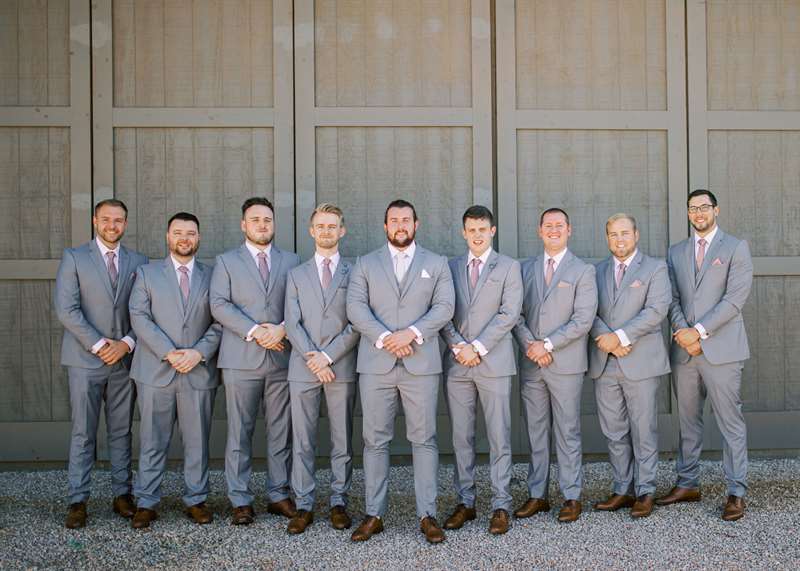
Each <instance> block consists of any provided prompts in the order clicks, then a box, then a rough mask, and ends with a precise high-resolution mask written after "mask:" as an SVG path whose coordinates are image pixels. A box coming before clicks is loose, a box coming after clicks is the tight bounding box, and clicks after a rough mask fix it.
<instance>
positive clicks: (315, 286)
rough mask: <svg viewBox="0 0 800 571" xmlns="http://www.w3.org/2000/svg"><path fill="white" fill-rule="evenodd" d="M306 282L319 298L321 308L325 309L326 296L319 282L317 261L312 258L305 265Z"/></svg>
mask: <svg viewBox="0 0 800 571" xmlns="http://www.w3.org/2000/svg"><path fill="white" fill-rule="evenodd" d="M304 269H305V272H306V280H307V281H308V285H309V287H310V288H311V289H312V290H313V291H314V295H315V296H317V301H319V304H320V306H322V307H325V300H324V299H323V298H324V294H323V292H322V284H321V283H320V281H319V274H318V273H317V259H316V258H314V257H312V258H311V259H310V260H308V261H307V262H306V263H305V268H304Z"/></svg>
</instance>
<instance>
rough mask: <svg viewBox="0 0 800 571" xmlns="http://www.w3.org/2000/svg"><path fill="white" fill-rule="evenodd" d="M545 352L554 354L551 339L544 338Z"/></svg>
mask: <svg viewBox="0 0 800 571" xmlns="http://www.w3.org/2000/svg"><path fill="white" fill-rule="evenodd" d="M544 350H545V351H547V352H548V353H552V352H553V343H552V342H551V341H550V338H549V337H545V338H544Z"/></svg>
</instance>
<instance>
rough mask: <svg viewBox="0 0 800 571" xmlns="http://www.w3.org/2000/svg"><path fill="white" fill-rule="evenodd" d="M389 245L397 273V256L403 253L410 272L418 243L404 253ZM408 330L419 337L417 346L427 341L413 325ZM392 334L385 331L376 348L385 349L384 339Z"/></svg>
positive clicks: (393, 265)
mask: <svg viewBox="0 0 800 571" xmlns="http://www.w3.org/2000/svg"><path fill="white" fill-rule="evenodd" d="M387 245H388V246H389V255H390V256H391V257H392V267H394V268H395V272H396V271H397V256H398V255H399V254H401V253H403V254H405V255H406V256H407V257H406V269H405V274H407V273H408V271H409V270H410V269H411V263H412V262H413V261H414V252H416V251H417V243H416V242H411V244H410V245H409V246H408V247H407V248H406V249H405V250H402V251H401V250H398V249H397V248H395V247H394V246H392V245H391V244H387ZM405 274H403V278H405ZM395 275H396V274H395ZM408 328H409V329H410V330H411V331H413V332H414V335H416V336H417V338H416V339H415V340H414V341H416V342H417V345H422V343H423V342H424V341H425V340H424V339H423V338H422V333H420V330H419V329H417V328H416V327H414V326H413V325H411V326H409V327H408ZM391 334H392V332H391V331H384V332H383V333H381V335H380V337H378V340H377V341H375V347H377V348H378V349H383V340H384V338H385V337H386V336H387V335H391Z"/></svg>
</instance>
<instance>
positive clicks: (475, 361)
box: [450, 341, 481, 368]
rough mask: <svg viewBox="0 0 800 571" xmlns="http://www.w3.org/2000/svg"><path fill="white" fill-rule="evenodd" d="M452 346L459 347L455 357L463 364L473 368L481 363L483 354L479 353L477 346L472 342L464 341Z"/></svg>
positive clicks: (453, 347) (452, 347)
mask: <svg viewBox="0 0 800 571" xmlns="http://www.w3.org/2000/svg"><path fill="white" fill-rule="evenodd" d="M450 348H451V349H458V352H457V353H456V357H455V359H456V361H457V362H458V363H460V364H461V365H464V366H465V367H470V368H471V367H477V366H478V365H480V364H481V356H480V355H479V354H478V351H476V350H475V347H473V346H472V344H470V343H465V342H464V341H462V342H461V343H456V344H455V345H451V346H450Z"/></svg>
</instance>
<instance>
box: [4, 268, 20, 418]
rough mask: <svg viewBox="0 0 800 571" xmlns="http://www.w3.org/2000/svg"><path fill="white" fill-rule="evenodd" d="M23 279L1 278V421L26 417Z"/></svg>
mask: <svg viewBox="0 0 800 571" xmlns="http://www.w3.org/2000/svg"><path fill="white" fill-rule="evenodd" d="M19 290H20V282H19V281H11V280H8V281H5V280H3V281H0V369H2V370H3V371H4V374H3V375H2V376H0V421H6V422H8V421H19V420H22V419H23V410H22V338H21V335H20V311H21V303H20V302H21V300H20V294H19Z"/></svg>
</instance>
